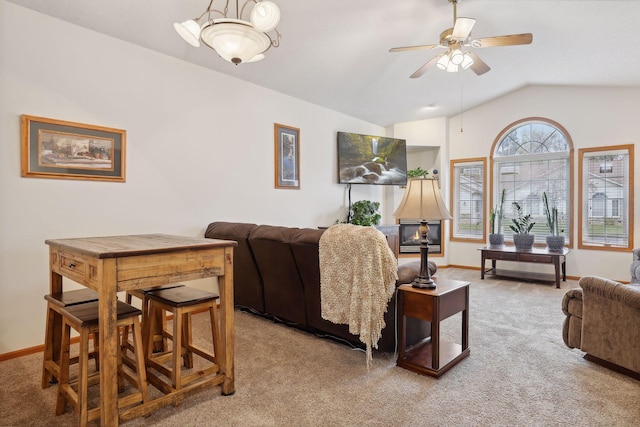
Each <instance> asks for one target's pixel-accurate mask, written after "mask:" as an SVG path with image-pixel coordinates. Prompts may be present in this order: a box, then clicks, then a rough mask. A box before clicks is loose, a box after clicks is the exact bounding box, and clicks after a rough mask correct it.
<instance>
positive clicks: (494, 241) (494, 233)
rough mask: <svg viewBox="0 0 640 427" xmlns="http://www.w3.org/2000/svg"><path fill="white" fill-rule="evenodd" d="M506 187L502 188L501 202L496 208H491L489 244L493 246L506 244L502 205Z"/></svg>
mask: <svg viewBox="0 0 640 427" xmlns="http://www.w3.org/2000/svg"><path fill="white" fill-rule="evenodd" d="M505 191H506V190H505V189H504V188H503V189H502V194H501V196H500V204H499V205H498V206H496V207H495V208H493V209H491V215H490V217H489V219H490V225H489V228H490V230H489V231H490V233H489V244H490V245H491V246H502V245H504V234H502V218H503V211H502V205H503V204H504V196H505Z"/></svg>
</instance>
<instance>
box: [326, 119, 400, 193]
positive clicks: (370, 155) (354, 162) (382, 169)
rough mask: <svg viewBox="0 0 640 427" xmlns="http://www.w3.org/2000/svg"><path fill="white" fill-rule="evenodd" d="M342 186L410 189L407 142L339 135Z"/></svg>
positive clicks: (339, 164) (379, 137)
mask: <svg viewBox="0 0 640 427" xmlns="http://www.w3.org/2000/svg"><path fill="white" fill-rule="evenodd" d="M338 174H339V176H338V182H339V183H340V184H374V185H407V142H406V141H405V140H404V139H397V138H386V137H382V136H372V135H361V134H357V133H348V132H338Z"/></svg>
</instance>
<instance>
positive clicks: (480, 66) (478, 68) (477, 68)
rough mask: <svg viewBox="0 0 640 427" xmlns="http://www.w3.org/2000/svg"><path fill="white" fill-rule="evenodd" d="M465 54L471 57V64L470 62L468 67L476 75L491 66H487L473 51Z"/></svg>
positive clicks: (484, 71)
mask: <svg viewBox="0 0 640 427" xmlns="http://www.w3.org/2000/svg"><path fill="white" fill-rule="evenodd" d="M467 55H469V56H470V57H471V59H473V64H471V66H470V67H469V68H471V70H473V72H474V73H476V74H477V75H482V74H484V73H486V72H487V71H489V70H490V69H491V67H489V66H488V65H487V63H486V62H484V61H483V60H482V59H480V57H479V56H478V55H476V54H475V53H473V52H467Z"/></svg>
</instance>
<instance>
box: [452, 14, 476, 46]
mask: <svg viewBox="0 0 640 427" xmlns="http://www.w3.org/2000/svg"><path fill="white" fill-rule="evenodd" d="M475 23H476V20H475V19H473V18H458V19H456V24H455V25H454V26H453V32H452V33H451V37H453V38H454V39H455V40H460V41H463V40H466V39H467V37H469V34H471V29H472V28H473V26H474V25H475Z"/></svg>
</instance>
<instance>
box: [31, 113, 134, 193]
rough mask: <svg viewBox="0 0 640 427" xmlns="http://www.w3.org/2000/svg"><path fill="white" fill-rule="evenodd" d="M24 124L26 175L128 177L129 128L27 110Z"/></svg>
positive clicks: (111, 179) (83, 178) (63, 177)
mask: <svg viewBox="0 0 640 427" xmlns="http://www.w3.org/2000/svg"><path fill="white" fill-rule="evenodd" d="M21 125H22V126H21V128H22V135H21V140H22V141H21V142H22V147H21V175H22V176H23V177H29V178H54V179H77V180H89V181H116V182H124V181H125V149H126V131H124V130H122V129H114V128H108V127H104V126H95V125H87V124H83V123H74V122H68V121H64V120H56V119H48V118H44V117H36V116H29V115H26V114H23V115H22V116H21Z"/></svg>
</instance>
